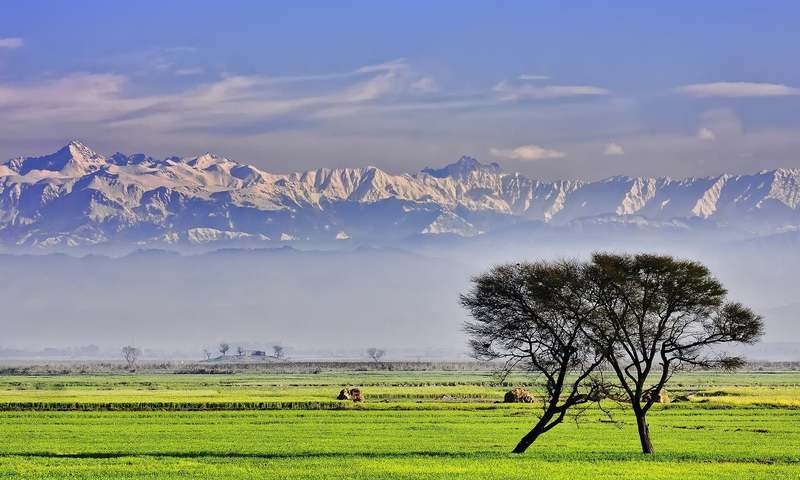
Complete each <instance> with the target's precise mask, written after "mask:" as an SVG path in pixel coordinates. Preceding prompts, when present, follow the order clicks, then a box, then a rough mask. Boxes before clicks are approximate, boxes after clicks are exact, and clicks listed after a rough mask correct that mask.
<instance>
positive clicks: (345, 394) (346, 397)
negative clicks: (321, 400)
mask: <svg viewBox="0 0 800 480" xmlns="http://www.w3.org/2000/svg"><path fill="white" fill-rule="evenodd" d="M336 400H350V391H349V390H347V389H346V388H343V389H342V391H340V392H339V396H338V397H336Z"/></svg>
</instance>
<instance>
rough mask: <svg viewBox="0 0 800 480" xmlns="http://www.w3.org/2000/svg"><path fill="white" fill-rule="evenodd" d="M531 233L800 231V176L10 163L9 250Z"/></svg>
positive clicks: (1, 196) (3, 210) (184, 162)
mask: <svg viewBox="0 0 800 480" xmlns="http://www.w3.org/2000/svg"><path fill="white" fill-rule="evenodd" d="M530 221H538V222H542V223H543V224H549V225H553V226H568V225H571V224H575V223H576V222H577V223H578V224H586V223H587V222H589V223H591V222H598V223H624V224H631V225H638V226H641V225H648V226H651V227H653V228H658V227H659V226H661V225H670V226H675V225H691V224H693V222H694V223H696V222H702V223H703V224H704V225H713V226H721V227H729V228H735V229H739V230H743V231H748V232H752V233H754V234H755V233H772V232H779V231H791V230H796V229H798V227H800V169H778V170H771V171H763V172H759V173H757V174H753V175H739V176H734V175H720V176H717V177H707V178H690V179H681V180H675V179H670V178H642V177H638V178H631V177H612V178H608V179H605V180H601V181H596V182H583V181H576V180H563V181H555V182H545V181H539V180H535V179H531V178H527V177H525V176H522V175H520V174H518V173H507V172H503V171H502V170H501V168H500V166H499V165H497V164H488V165H487V164H482V163H480V162H478V161H477V160H475V159H474V158H470V157H463V158H462V159H460V160H459V161H458V162H456V163H453V164H451V165H448V166H446V167H444V168H441V169H433V168H427V169H424V170H423V171H421V172H419V173H416V174H402V175H392V174H389V173H387V172H384V171H382V170H380V169H379V168H376V167H364V168H345V169H325V168H323V169H318V170H310V171H307V172H302V173H291V174H285V175H278V174H272V173H268V172H266V171H263V170H260V169H258V168H256V167H253V166H250V165H245V164H241V163H237V162H234V161H231V160H229V159H226V158H223V157H219V156H217V155H214V154H211V153H206V154H203V155H200V156H197V157H190V158H177V157H170V158H166V159H163V160H159V159H155V158H152V157H149V156H146V155H143V154H136V155H130V156H127V155H123V154H121V153H116V154H114V155H112V156H110V157H108V158H106V157H103V156H102V155H100V154H98V153H96V152H94V151H92V150H91V149H90V148H88V147H87V146H85V145H83V144H81V143H80V142H77V141H74V142H71V143H70V144H68V145H67V146H65V147H64V148H62V149H61V150H59V151H57V152H56V153H54V154H51V155H47V156H43V157H29V158H15V159H12V160H9V161H7V162H5V163H3V164H0V243H2V244H3V245H5V246H6V247H7V248H8V247H11V246H18V247H31V246H37V247H59V248H60V247H67V246H79V245H80V246H88V245H100V244H113V243H116V242H119V243H124V244H131V245H158V244H170V243H190V244H203V243H211V242H220V241H247V242H281V241H306V240H310V241H332V242H334V241H340V240H344V239H356V240H358V239H363V240H391V239H395V240H396V239H402V238H406V237H409V236H413V235H437V234H456V235H461V236H472V235H479V234H481V233H484V232H490V231H492V230H495V229H499V228H501V227H507V226H509V225H513V224H517V223H521V222H530Z"/></svg>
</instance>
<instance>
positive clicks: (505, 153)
mask: <svg viewBox="0 0 800 480" xmlns="http://www.w3.org/2000/svg"><path fill="white" fill-rule="evenodd" d="M489 153H490V154H492V155H493V156H495V157H498V158H506V159H509V160H523V161H527V162H531V161H536V160H545V159H548V158H562V157H564V156H565V155H564V153H563V152H559V151H558V150H550V149H547V148H544V147H540V146H539V145H533V144H531V145H522V146H520V147H516V148H511V149H502V148H491V149H489Z"/></svg>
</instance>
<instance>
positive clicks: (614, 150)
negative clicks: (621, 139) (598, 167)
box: [603, 143, 625, 156]
mask: <svg viewBox="0 0 800 480" xmlns="http://www.w3.org/2000/svg"><path fill="white" fill-rule="evenodd" d="M603 155H607V156H616V155H625V149H623V148H622V145H620V144H618V143H609V144H608V145H606V148H605V150H603Z"/></svg>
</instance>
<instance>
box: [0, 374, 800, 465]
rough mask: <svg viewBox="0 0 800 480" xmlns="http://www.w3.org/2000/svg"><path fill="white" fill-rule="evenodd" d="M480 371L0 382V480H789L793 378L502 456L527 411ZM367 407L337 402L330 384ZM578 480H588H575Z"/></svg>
mask: <svg viewBox="0 0 800 480" xmlns="http://www.w3.org/2000/svg"><path fill="white" fill-rule="evenodd" d="M525 380H526V379H525V377H522V376H518V377H513V378H510V379H508V380H506V384H504V385H498V384H497V383H496V379H495V378H494V377H493V376H492V375H491V374H489V373H484V372H474V373H470V372H389V371H372V372H341V371H339V372H321V373H317V374H310V373H309V374H254V373H243V374H233V375H174V374H165V375H58V376H16V375H15V376H3V377H0V438H1V439H2V441H0V478H53V479H56V478H57V479H62V478H73V479H76V478H86V479H89V478H92V479H94V478H201V479H206V478H207V479H239V478H320V479H328V478H337V477H339V478H442V479H444V478H447V479H450V478H498V479H500V478H502V479H514V478H520V479H522V478H525V479H532V478H533V479H537V478H541V479H561V478H563V479H572V478H581V477H585V476H592V477H593V478H597V479H600V478H619V479H627V478H630V479H637V480H641V479H662V478H663V479H671V480H673V479H690V478H697V479H700V478H703V479H705V478H731V479H734V478H735V479H736V480H743V479H750V478H764V479H776V478H786V479H790V478H791V479H797V478H800V373H797V372H785V373H738V374H720V373H713V374H712V373H694V374H683V375H679V376H676V377H675V378H673V380H672V382H671V384H670V386H669V391H670V394H671V395H673V396H677V395H679V394H684V395H687V396H688V401H683V402H679V403H671V404H665V405H657V406H656V407H655V408H654V410H653V412H652V413H651V415H650V423H651V430H652V432H653V440H654V442H655V447H656V454H655V455H653V456H644V455H642V454H641V453H639V444H638V438H637V436H636V429H635V423H634V422H633V418H632V417H631V415H630V414H629V413H628V412H627V411H626V410H625V409H624V408H621V407H619V406H616V405H611V404H609V405H606V407H608V408H610V410H611V411H612V413H613V417H614V421H611V420H609V419H608V418H607V416H606V415H605V414H604V413H603V412H601V411H600V410H599V409H589V410H588V411H586V412H585V413H584V414H583V415H582V417H581V418H580V421H579V422H577V423H576V422H574V421H572V420H570V421H568V422H566V423H564V424H563V425H560V426H558V427H557V428H556V429H554V430H552V431H551V432H549V433H547V434H546V435H544V436H543V437H542V438H541V439H540V441H538V442H537V443H536V444H534V445H533V446H532V447H531V448H530V449H529V450H528V452H527V453H525V454H523V455H514V454H511V453H509V451H510V450H511V448H512V447H513V446H514V444H515V443H516V441H517V440H518V439H519V437H520V436H521V435H522V434H523V433H525V432H526V431H527V429H528V428H530V427H531V426H532V424H533V423H534V421H535V415H536V412H537V405H535V404H528V405H524V404H513V405H509V404H503V403H499V401H500V400H501V399H502V395H503V392H504V391H505V390H507V389H508V388H509V386H510V385H524V384H525ZM346 385H350V386H358V387H361V388H362V390H363V391H364V393H365V394H366V402H364V403H363V404H353V403H352V402H347V401H337V400H335V396H336V394H337V393H338V391H339V389H340V388H342V387H343V386H346ZM590 478H591V477H590Z"/></svg>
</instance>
